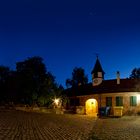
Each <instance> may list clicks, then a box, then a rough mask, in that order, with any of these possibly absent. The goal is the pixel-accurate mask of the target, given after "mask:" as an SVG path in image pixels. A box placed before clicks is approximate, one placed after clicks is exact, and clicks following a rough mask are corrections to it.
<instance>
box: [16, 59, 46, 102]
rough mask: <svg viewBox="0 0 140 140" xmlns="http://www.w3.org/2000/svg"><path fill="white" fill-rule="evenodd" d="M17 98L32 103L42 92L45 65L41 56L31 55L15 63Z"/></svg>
mask: <svg viewBox="0 0 140 140" xmlns="http://www.w3.org/2000/svg"><path fill="white" fill-rule="evenodd" d="M16 70H17V80H18V89H19V91H18V93H19V97H18V98H19V100H22V102H23V103H28V104H32V103H33V102H34V101H35V100H37V98H38V97H39V96H40V95H41V94H42V93H41V92H42V89H41V88H42V85H43V84H44V81H45V77H46V67H45V64H44V63H43V59H42V58H41V57H31V58H28V59H27V60H25V61H23V62H18V63H17V65H16Z"/></svg>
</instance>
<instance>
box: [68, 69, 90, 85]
mask: <svg viewBox="0 0 140 140" xmlns="http://www.w3.org/2000/svg"><path fill="white" fill-rule="evenodd" d="M87 83H88V78H87V75H85V71H84V69H83V68H81V67H80V68H77V67H75V68H74V69H73V72H72V78H71V79H66V86H67V87H74V86H78V85H84V84H87Z"/></svg>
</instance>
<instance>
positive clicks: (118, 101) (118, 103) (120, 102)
mask: <svg viewBox="0 0 140 140" xmlns="http://www.w3.org/2000/svg"><path fill="white" fill-rule="evenodd" d="M116 106H123V97H122V96H117V97H116Z"/></svg>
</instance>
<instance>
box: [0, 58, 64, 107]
mask: <svg viewBox="0 0 140 140" xmlns="http://www.w3.org/2000/svg"><path fill="white" fill-rule="evenodd" d="M63 90H64V89H63V87H62V86H60V85H58V84H57V83H56V81H55V77H54V76H53V74H52V73H51V72H47V70H46V66H45V64H44V63H43V59H42V58H41V57H38V56H35V57H30V58H27V59H26V60H24V61H21V62H17V63H16V71H12V70H10V69H9V67H5V66H0V104H1V103H2V104H7V103H9V102H14V103H16V104H17V103H20V104H29V105H32V104H34V103H37V104H40V105H43V106H44V105H46V106H50V105H52V102H53V99H54V98H58V97H59V98H63V99H64V97H65V96H64V95H62V91H63Z"/></svg>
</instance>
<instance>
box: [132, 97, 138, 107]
mask: <svg viewBox="0 0 140 140" xmlns="http://www.w3.org/2000/svg"><path fill="white" fill-rule="evenodd" d="M136 105H137V97H136V96H130V106H136Z"/></svg>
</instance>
